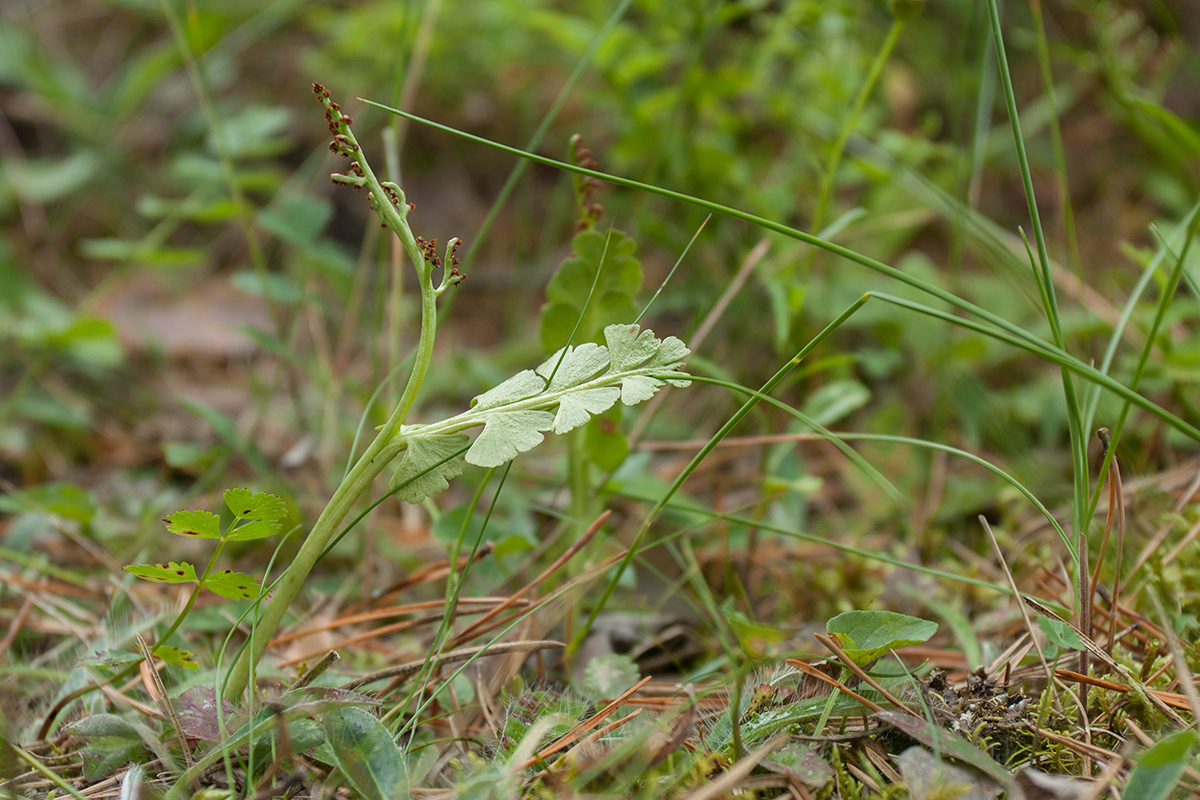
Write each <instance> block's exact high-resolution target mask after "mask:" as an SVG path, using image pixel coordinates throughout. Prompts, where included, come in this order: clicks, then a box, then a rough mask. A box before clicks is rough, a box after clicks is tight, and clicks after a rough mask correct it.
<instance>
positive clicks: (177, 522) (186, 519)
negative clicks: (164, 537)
mask: <svg viewBox="0 0 1200 800" xmlns="http://www.w3.org/2000/svg"><path fill="white" fill-rule="evenodd" d="M163 522H165V523H166V524H167V530H169V531H170V532H171V533H174V534H178V535H179V536H187V537H189V538H192V539H220V538H221V518H220V517H218V516H217V515H216V514H214V513H212V512H211V511H176V512H175V513H174V514H171V515H170V516H168V517H167V518H166V519H164V520H163Z"/></svg>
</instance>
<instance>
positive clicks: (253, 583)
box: [204, 569, 259, 600]
mask: <svg viewBox="0 0 1200 800" xmlns="http://www.w3.org/2000/svg"><path fill="white" fill-rule="evenodd" d="M204 588H206V589H208V590H209V591H211V592H213V593H214V594H219V595H221V597H224V598H226V599H229V600H253V599H254V598H256V597H258V591H259V583H258V578H253V577H251V576H249V575H247V574H246V573H244V572H234V571H233V570H231V569H226V570H222V571H221V572H214V573H213V574H211V575H209V576H208V579H207V580H205V581H204Z"/></svg>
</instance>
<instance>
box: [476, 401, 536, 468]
mask: <svg viewBox="0 0 1200 800" xmlns="http://www.w3.org/2000/svg"><path fill="white" fill-rule="evenodd" d="M552 427H554V415H553V414H551V413H549V412H546V411H496V412H494V413H492V414H490V415H488V417H487V420H486V421H485V422H484V425H483V432H482V433H480V434H479V436H477V437H475V444H473V445H471V449H470V450H468V451H467V455H466V459H467V462H468V463H471V464H474V465H475V466H477V467H498V466H500V465H501V464H503V463H505V462H507V461H511V460H513V459H514V458H516V457H517V455H518V454H520V453H524V452H525V451H526V450H532V449H533V448H535V447H537V446H538V445H539V444H541V443H542V439H544V438H545V437H544V436H542V434H541V433H540V432H541V431H548V430H550V428H552Z"/></svg>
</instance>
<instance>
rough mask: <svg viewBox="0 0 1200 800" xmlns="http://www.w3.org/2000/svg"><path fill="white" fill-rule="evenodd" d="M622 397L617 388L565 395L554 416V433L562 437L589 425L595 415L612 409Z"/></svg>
mask: <svg viewBox="0 0 1200 800" xmlns="http://www.w3.org/2000/svg"><path fill="white" fill-rule="evenodd" d="M620 396H621V390H620V389H618V388H617V387H615V386H607V387H602V388H598V389H587V390H584V391H578V392H572V393H571V394H568V395H564V396H563V398H562V400H561V401H560V402H559V404H558V413H557V414H555V415H554V432H555V433H557V434H558V435H559V436H561V435H562V434H564V433H567V432H568V431H572V430H574V429H575V428H578V427H579V426H580V425H585V424H587V421H588V420H589V419H591V418H592V416H593V415H595V414H603V413H604V412H605V411H608V410H609V409H610V408H612V406H613V404H614V403H616V402H617V399H618V398H619V397H620Z"/></svg>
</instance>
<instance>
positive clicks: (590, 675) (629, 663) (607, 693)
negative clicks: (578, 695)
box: [582, 653, 642, 700]
mask: <svg viewBox="0 0 1200 800" xmlns="http://www.w3.org/2000/svg"><path fill="white" fill-rule="evenodd" d="M641 677H642V676H641V673H640V672H639V671H638V665H637V662H635V661H634V660H633V659H632V658H630V657H629V656H627V655H625V654H624V653H605V654H604V655H601V656H596V657H595V658H593V659H592V660H591V661H589V662H588V664H587V667H586V668H585V669H584V671H583V687H582V689H583V692H584V694H585V695H586V696H587V697H589V698H591V699H595V700H600V699H602V698H610V697H617V696H618V695H620V694H621V692H623V691H625V690H626V689H628V688H629V687H630V686H633V685H634V684H635V683H637V682H638V680H639V679H640V678H641Z"/></svg>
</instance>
